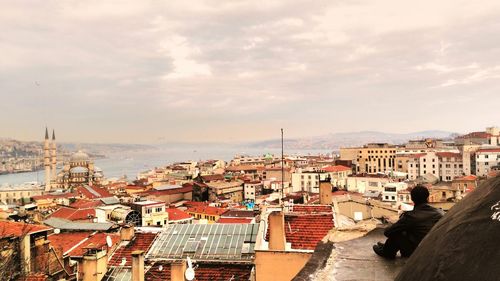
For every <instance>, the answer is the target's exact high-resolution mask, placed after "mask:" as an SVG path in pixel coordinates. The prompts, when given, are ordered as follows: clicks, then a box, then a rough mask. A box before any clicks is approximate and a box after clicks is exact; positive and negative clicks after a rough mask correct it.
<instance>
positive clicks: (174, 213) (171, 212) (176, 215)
mask: <svg viewBox="0 0 500 281" xmlns="http://www.w3.org/2000/svg"><path fill="white" fill-rule="evenodd" d="M166 211H167V213H168V220H169V221H180V220H186V219H190V218H192V217H191V215H190V214H188V213H186V212H184V211H182V210H179V209H177V208H166Z"/></svg>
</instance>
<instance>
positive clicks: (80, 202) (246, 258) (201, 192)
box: [0, 127, 500, 280]
mask: <svg viewBox="0 0 500 281" xmlns="http://www.w3.org/2000/svg"><path fill="white" fill-rule="evenodd" d="M27 147H28V148H29V147H32V145H31V144H30V146H27ZM57 147H58V145H57V140H56V137H55V133H52V135H51V134H49V131H48V129H46V131H45V137H44V141H43V147H42V153H41V154H42V155H43V159H41V160H40V159H38V160H37V161H40V162H42V163H43V169H44V171H43V175H44V176H43V182H39V183H38V182H31V183H26V184H21V185H17V186H14V185H9V186H4V187H3V188H2V189H0V200H1V204H2V205H1V206H0V208H1V211H0V214H1V215H2V219H6V221H1V222H0V223H1V224H2V227H3V228H4V231H5V232H6V233H9V235H14V239H15V237H16V235H20V234H22V236H19V237H20V238H22V237H23V236H24V237H25V238H23V239H28V238H29V239H30V240H32V241H34V242H35V244H33V245H34V246H28V245H31V244H27V245H26V247H30V248H31V249H23V247H25V246H23V244H22V243H19V244H16V243H14V244H5V245H6V246H5V247H6V248H4V249H10V250H9V251H12V253H14V252H17V253H19V256H17V257H16V258H17V260H14V259H13V260H10V261H9V262H10V263H12V264H11V265H10V266H11V267H15V268H18V269H19V270H17V271H15V272H12V273H11V277H10V278H12V279H16V278H20V276H21V275H22V274H23V273H24V272H33V273H35V274H37V276H38V275H44V276H46V278H50V280H61V279H66V280H71V279H72V278H76V279H78V280H89V279H87V278H100V280H117V279H118V280H122V279H120V278H128V279H130V280H135V279H134V278H135V277H134V274H136V271H135V269H134V267H136V266H140V267H142V269H141V272H142V273H140V274H143V275H144V278H145V280H157V279H155V278H159V279H158V280H160V279H161V280H184V279H183V278H184V277H185V276H184V275H183V274H184V272H185V271H186V264H179V262H178V260H179V259H182V258H187V257H189V258H191V259H192V260H195V261H196V274H200V275H201V276H203V275H206V276H208V277H207V278H208V279H212V278H215V279H212V280H225V278H229V279H230V278H235V279H239V280H247V278H248V280H250V279H252V280H253V279H255V280H295V279H294V277H295V276H297V275H299V274H301V272H302V271H303V270H304V268H307V264H308V261H309V260H310V259H311V257H312V256H314V255H315V254H316V252H315V251H316V250H317V248H316V247H317V245H318V243H320V241H322V240H323V238H324V237H328V236H329V235H331V236H332V238H330V239H355V238H357V237H359V236H360V235H362V233H368V232H370V231H373V230H374V229H376V228H377V225H378V223H376V222H375V221H376V219H383V220H397V218H398V217H399V215H400V214H401V212H402V211H408V210H411V209H412V208H413V204H412V202H411V199H410V191H411V189H412V188H413V187H414V186H416V185H417V184H422V185H425V186H426V187H427V188H428V190H429V193H430V196H429V203H430V204H431V205H432V206H436V207H439V208H441V209H443V210H445V211H448V210H450V209H451V208H452V207H453V206H454V205H455V204H456V203H457V202H460V201H461V200H462V199H463V198H466V197H467V196H468V194H469V193H471V192H474V190H475V189H476V188H478V186H479V185H480V184H481V182H483V181H485V180H487V179H489V178H494V177H496V175H498V174H500V129H499V128H498V127H489V128H486V129H485V130H484V131H475V132H470V133H467V134H463V135H458V136H455V137H454V138H451V137H450V138H448V139H433V138H422V139H415V140H410V141H408V142H406V143H403V144H398V145H394V144H389V143H367V144H365V145H362V146H357V147H354V146H353V147H351V146H347V147H341V148H340V150H339V152H338V153H334V152H333V151H332V152H331V153H325V154H319V155H298V154H297V155H287V154H286V153H284V154H283V155H278V154H270V153H264V154H260V155H234V157H233V158H232V159H231V160H230V161H225V160H223V159H203V160H200V161H182V162H174V163H165V165H164V166H161V167H155V168H154V169H151V170H146V171H142V172H140V173H138V175H137V177H136V178H114V179H108V178H106V176H105V175H106V171H103V170H102V169H100V168H99V167H97V166H95V164H94V159H92V158H91V157H90V156H89V155H88V154H87V153H85V152H84V151H82V150H78V151H73V152H72V153H70V156H69V157H65V160H62V159H61V157H62V156H61V155H59V154H58V150H57ZM23 149H24V148H23ZM25 150H26V149H25ZM34 151H35V152H34V153H35V154H39V151H38V148H36V149H34ZM26 155H27V156H26V157H31V156H30V155H28V154H26ZM60 162H61V165H58V163H60ZM58 166H59V167H58ZM276 212H278V214H281V215H280V216H281V217H280V216H277V217H276ZM374 220H375V221H374ZM336 229H337V231H341V232H342V235H337V236H338V237H337V236H336V235H335V234H332V231H335V230H336ZM271 231H272V233H279V235H280V236H279V237H273V236H272V235H271V234H270V233H271ZM3 235H4V237H7V236H5V235H6V234H3ZM226 235H230V236H231V237H233V236H235V237H233V238H231V239H229V240H228V238H226ZM344 236H347V237H350V238H346V237H344ZM8 237H11V236H8ZM235 238H236V239H235ZM273 239H276V241H274V240H273ZM214 243H217V245H218V244H219V243H223V245H224V246H223V247H219V246H215V245H213V244H214ZM209 244H211V245H213V246H209ZM7 245H9V246H7ZM37 245H38V246H37ZM17 247H19V248H17ZM212 247H213V248H212ZM42 249H45V250H42ZM275 251H280V253H281V254H279V255H278V256H276V253H275ZM139 253H140V254H139ZM26 255H29V257H27V256H26ZM137 255H138V256H137ZM91 257H92V258H91ZM89 258H91V260H92V262H90V261H88V259H89ZM23 259H28V260H29V261H30V262H29V263H26V264H23V263H22V262H20V260H23ZM268 259H272V260H273V262H269V261H268ZM291 260H293V263H291V262H290V261H291ZM266 261H267V262H266ZM14 263H15V264H14ZM176 267H179V268H176ZM160 268H163V270H161V269H160ZM328 270H331V269H329V268H328V267H325V268H323V269H320V270H317V272H315V273H314V274H313V276H314V277H312V280H323V278H322V277H320V276H322V275H324V274H327V273H325V272H328ZM277 271H279V272H280V278H279V279H278V278H277V277H275V274H276V272H277ZM96 272H99V274H97V277H95V276H96ZM89 274H92V277H88V275H89ZM176 274H180V275H179V276H180V277H179V276H176ZM386 274H387V276H386V277H387V278H389V279H391V278H394V277H395V276H393V275H391V274H393V273H391V272H387V273H386ZM217 278H220V279H217ZM200 279H201V278H200ZM229 279H228V280H229ZM92 280H96V279H92ZM201 280H203V279H201Z"/></svg>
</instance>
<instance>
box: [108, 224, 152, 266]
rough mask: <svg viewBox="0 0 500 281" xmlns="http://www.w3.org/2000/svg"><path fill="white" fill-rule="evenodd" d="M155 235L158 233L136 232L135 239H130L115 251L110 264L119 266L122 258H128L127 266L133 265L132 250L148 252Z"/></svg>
mask: <svg viewBox="0 0 500 281" xmlns="http://www.w3.org/2000/svg"><path fill="white" fill-rule="evenodd" d="M155 237H156V233H147V232H136V233H135V238H134V240H132V241H130V242H129V243H128V244H127V245H125V246H122V247H120V248H118V249H117V250H116V251H115V252H114V254H113V256H112V257H111V260H110V261H109V263H108V264H109V265H110V266H113V265H114V266H119V265H120V263H121V262H122V258H126V260H127V262H126V264H125V266H131V265H132V252H133V251H136V250H142V251H144V252H147V251H148V250H149V247H151V245H152V244H153V241H154V239H155Z"/></svg>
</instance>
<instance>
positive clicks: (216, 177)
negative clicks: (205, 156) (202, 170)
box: [201, 174, 224, 182]
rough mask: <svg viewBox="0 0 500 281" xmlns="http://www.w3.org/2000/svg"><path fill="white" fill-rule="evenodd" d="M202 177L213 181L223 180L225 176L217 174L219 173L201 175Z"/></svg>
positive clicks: (206, 180)
mask: <svg viewBox="0 0 500 281" xmlns="http://www.w3.org/2000/svg"><path fill="white" fill-rule="evenodd" d="M201 179H202V180H203V182H211V181H223V180H224V176H223V175H220V174H217V175H206V176H201Z"/></svg>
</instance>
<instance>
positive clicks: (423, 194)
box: [410, 185, 429, 205]
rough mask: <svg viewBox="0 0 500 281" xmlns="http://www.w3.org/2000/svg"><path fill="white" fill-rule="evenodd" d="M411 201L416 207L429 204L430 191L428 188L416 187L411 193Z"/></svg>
mask: <svg viewBox="0 0 500 281" xmlns="http://www.w3.org/2000/svg"><path fill="white" fill-rule="evenodd" d="M410 194H411V200H412V201H413V202H414V203H415V205H418V204H422V203H427V199H428V198H429V190H427V187H425V186H423V185H417V186H415V187H414V188H413V189H412V190H411V192H410Z"/></svg>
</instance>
